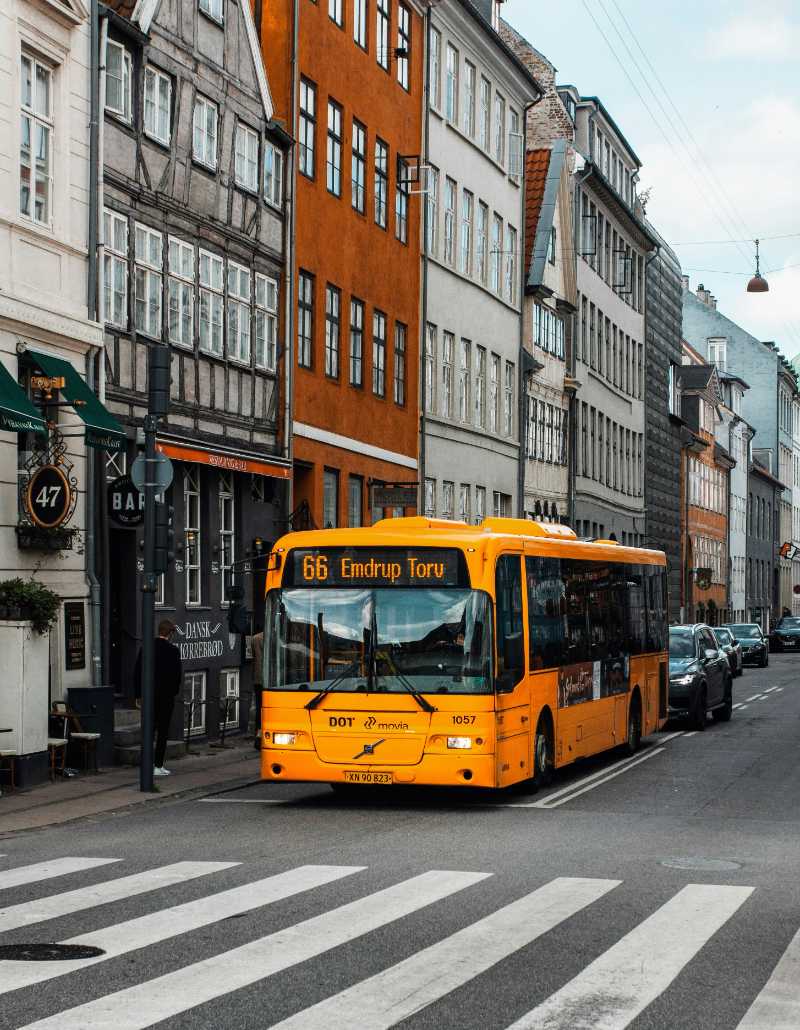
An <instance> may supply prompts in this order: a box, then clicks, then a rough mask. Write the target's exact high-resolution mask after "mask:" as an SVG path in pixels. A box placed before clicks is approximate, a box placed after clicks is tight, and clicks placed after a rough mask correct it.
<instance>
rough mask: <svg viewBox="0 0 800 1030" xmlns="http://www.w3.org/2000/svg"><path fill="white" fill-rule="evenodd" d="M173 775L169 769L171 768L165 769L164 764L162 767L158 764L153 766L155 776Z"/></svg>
mask: <svg viewBox="0 0 800 1030" xmlns="http://www.w3.org/2000/svg"><path fill="white" fill-rule="evenodd" d="M171 775H172V773H171V772H170V771H169V769H165V768H164V766H163V765H162V766H161V767H159V766H157V765H156V766H154V767H153V776H171Z"/></svg>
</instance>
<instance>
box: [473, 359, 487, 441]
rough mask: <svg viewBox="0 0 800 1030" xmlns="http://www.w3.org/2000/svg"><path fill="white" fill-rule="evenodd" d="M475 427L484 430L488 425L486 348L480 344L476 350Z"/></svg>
mask: <svg viewBox="0 0 800 1030" xmlns="http://www.w3.org/2000/svg"><path fill="white" fill-rule="evenodd" d="M474 412H475V425H476V426H477V427H478V429H483V428H484V427H485V425H486V348H485V347H481V346H480V344H479V345H478V346H477V348H476V350H475V396H474Z"/></svg>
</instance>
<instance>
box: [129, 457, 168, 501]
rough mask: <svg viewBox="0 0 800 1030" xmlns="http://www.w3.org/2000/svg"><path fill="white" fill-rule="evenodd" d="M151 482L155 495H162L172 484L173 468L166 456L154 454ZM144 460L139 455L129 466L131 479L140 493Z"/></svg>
mask: <svg viewBox="0 0 800 1030" xmlns="http://www.w3.org/2000/svg"><path fill="white" fill-rule="evenodd" d="M153 470H154V473H153V480H154V482H155V485H156V493H157V494H163V493H164V491H165V490H166V489H167V487H168V486H169V485H170V483H172V475H173V471H174V470H173V468H172V462H171V461H170V460H169V458H168V457H167V456H166V454H160V453H159V454H156V456H155V458H154V460H153ZM144 477H145V458H144V455H143V454H140V455H139V456H138V458H136V459H135V461H134V462H133V464H132V465H131V479H132V480H133V483H134V485H135V486H137V487H138V488H139V489H140V490H141V491H142V493H144Z"/></svg>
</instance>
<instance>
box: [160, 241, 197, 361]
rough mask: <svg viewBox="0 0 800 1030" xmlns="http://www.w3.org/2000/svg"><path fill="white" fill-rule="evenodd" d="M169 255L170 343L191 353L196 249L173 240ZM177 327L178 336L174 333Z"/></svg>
mask: <svg viewBox="0 0 800 1030" xmlns="http://www.w3.org/2000/svg"><path fill="white" fill-rule="evenodd" d="M167 252H168V263H169V277H168V279H167V333H168V336H169V341H170V343H174V344H176V345H177V346H178V347H186V348H188V349H190V350H191V349H193V348H194V284H195V264H194V260H195V259H194V246H193V245H192V244H191V243H184V241H183V240H180V239H178V238H177V237H175V236H170V237H169V238H168V246H167ZM187 312H188V314H187ZM173 315H174V316H175V317H173ZM174 326H177V328H178V332H173V328H174ZM187 330H188V331H187Z"/></svg>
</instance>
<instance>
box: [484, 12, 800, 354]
mask: <svg viewBox="0 0 800 1030" xmlns="http://www.w3.org/2000/svg"><path fill="white" fill-rule="evenodd" d="M503 16H504V18H505V19H506V21H508V22H510V23H511V24H512V25H513V26H514V27H515V28H516V29H518V31H520V32H521V33H522V34H523V35H524V36H525V37H526V38H527V39H528V40H529V41H530V42H531V43H532V44H533V46H535V47H536V48H537V50H539V51H541V53H543V54H544V55H545V56H546V57H547V58H548V60H550V61H551V62H552V63H553V64H554V65H555V67H556V68H557V69H558V74H557V78H556V81H557V82H558V83H572V84H573V85H574V86H576V87H577V89H578V90H579V92H580V93H582V94H583V95H585V96H598V97H600V99H601V100H602V101H603V104H604V105H605V107H606V108H607V110H608V111H609V112H610V114H611V116H612V118H613V119H614V120H615V122H616V123H617V125H618V126H619V127H620V129H621V130H622V132H623V133H624V134H625V137H626V138H627V140H628V142H629V143H630V144H631V146H632V147H633V149H634V151H635V152H636V153H637V155H638V156H639V159H640V160H641V162H642V170H641V175H640V187H639V188H640V192H641V191H642V190H646V189H649V190H650V198H649V201H648V206H647V216H648V218H649V220H650V221H651V222H652V223H653V225H654V226H655V227H656V229H657V230H658V231H659V232H660V233H661V235H662V236H663V237H664V238H665V239H666V240H667V242H668V243H669V244H670V245H671V246H672V247H673V249H674V250H675V252H676V253H677V255H678V257H679V259H680V262H681V265H682V267H683V270H684V273H685V274H687V275H689V277H690V281H691V287H692V289H696V288H697V286H698V284H700V283H702V284H703V285H704V286H705V288H706V289H707V290H710V291H711V292H712V294H713V295H714V296H715V297H717V301H718V307H719V309H720V310H721V311H722V312H723V313H724V314H726V315H727V316H728V317H729V318H732V319H733V320H734V321H735V322H737V323H738V324H740V325H741V326H743V327H744V328H745V329H747V330H748V331H749V332H751V333H752V334H753V335H754V336H756V337H758V338H759V339H762V340H774V341H775V342H776V343H777V344H778V347H779V348H780V350H781V351H782V352H783V353H784V354H785V356H786V357H787V358H789V359H793V358H794V357H795V356H798V355H800V203H798V200H797V196H798V191H797V188H796V179H797V177H798V176H799V175H800V93H798V91H797V90H796V79H797V76H796V73H797V54H798V52H800V3H798V2H797V0H762V2H758V0H749V2H742V0H699V2H698V0H694V2H692V3H690V2H687V0H662V2H661V3H660V4H653V3H643V2H642V0H637V2H634V0H558V2H555V3H554V2H553V0H550V2H549V3H543V2H541V0H506V3H505V5H504V9H503ZM612 51H613V52H612ZM789 234H795V235H793V237H792V238H787V239H770V237H776V236H784V235H787V236H788V235H789ZM756 237H758V238H759V239H760V240H761V241H762V243H761V271H762V274H763V275H764V276H765V278H766V279H767V280H768V282H769V286H770V291H769V293H762V294H748V293H747V292H746V290H745V287H746V285H747V281H748V279H749V278H750V276H751V275H752V274H753V272H754V270H755V247H754V245H753V243H752V240H754V239H755V238H756ZM731 240H735V241H746V242H738V243H733V242H730V241H731ZM697 241H702V242H704V243H705V241H710V243H709V244H708V245H691V244H694V243H696V242H697ZM721 241H724V242H721Z"/></svg>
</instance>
